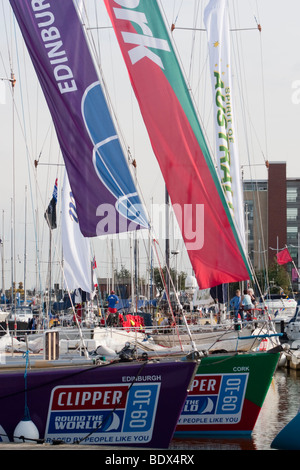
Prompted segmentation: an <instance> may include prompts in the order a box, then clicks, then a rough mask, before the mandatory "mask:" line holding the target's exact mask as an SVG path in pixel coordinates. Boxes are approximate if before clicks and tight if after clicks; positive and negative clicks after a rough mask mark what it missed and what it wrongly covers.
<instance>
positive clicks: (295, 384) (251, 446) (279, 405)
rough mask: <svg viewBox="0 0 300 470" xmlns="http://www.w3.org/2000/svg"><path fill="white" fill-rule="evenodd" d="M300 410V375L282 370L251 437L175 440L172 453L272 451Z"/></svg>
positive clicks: (277, 373)
mask: <svg viewBox="0 0 300 470" xmlns="http://www.w3.org/2000/svg"><path fill="white" fill-rule="evenodd" d="M299 407H300V371H295V370H287V369H278V370H277V371H276V373H275V375H274V378H273V381H272V383H271V386H270V388H269V391H268V394H267V396H266V399H265V402H264V404H263V407H262V410H261V412H260V414H259V417H258V420H257V422H256V425H255V428H254V430H253V433H252V435H251V437H249V438H248V439H247V438H240V439H239V438H237V437H232V438H225V439H224V438H222V439H214V438H206V439H202V438H201V439H185V440H184V439H175V438H174V439H173V440H172V442H171V445H170V449H182V450H184V449H185V450H196V449H201V450H271V447H270V445H271V443H272V441H273V439H274V438H275V436H276V435H277V434H278V432H279V431H280V430H281V429H282V428H283V427H284V426H285V425H286V424H287V423H288V422H289V421H290V420H291V419H292V418H293V417H294V416H295V415H296V413H297V412H298V410H299Z"/></svg>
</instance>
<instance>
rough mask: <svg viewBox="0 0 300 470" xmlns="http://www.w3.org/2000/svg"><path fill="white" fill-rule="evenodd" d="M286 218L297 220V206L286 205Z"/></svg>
mask: <svg viewBox="0 0 300 470" xmlns="http://www.w3.org/2000/svg"><path fill="white" fill-rule="evenodd" d="M286 216H287V220H297V217H298V208H297V207H288V208H287V210H286Z"/></svg>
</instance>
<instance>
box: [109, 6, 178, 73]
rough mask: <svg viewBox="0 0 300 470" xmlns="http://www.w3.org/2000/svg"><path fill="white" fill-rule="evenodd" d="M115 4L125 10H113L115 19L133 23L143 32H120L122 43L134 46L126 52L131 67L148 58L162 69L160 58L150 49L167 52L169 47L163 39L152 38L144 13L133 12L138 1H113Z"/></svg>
mask: <svg viewBox="0 0 300 470" xmlns="http://www.w3.org/2000/svg"><path fill="white" fill-rule="evenodd" d="M115 3H117V4H119V5H120V6H122V7H125V8H126V9H125V8H114V9H113V11H114V14H115V17H116V19H117V20H127V21H130V22H131V23H135V24H136V25H137V26H139V28H140V29H141V30H142V32H143V34H138V33H130V32H121V34H122V38H123V41H124V43H126V44H134V45H135V46H136V47H134V48H133V49H131V50H130V51H129V52H128V54H129V57H130V60H131V63H132V65H134V64H136V63H137V62H139V61H140V60H142V59H144V57H148V59H150V60H151V61H152V62H154V63H155V64H156V65H158V66H159V67H160V68H162V69H163V68H164V66H163V63H162V60H161V58H160V57H159V56H158V55H157V54H155V53H154V52H153V51H151V50H150V49H160V50H162V51H167V52H169V51H170V47H169V44H168V41H166V40H165V39H159V38H155V37H153V33H152V31H151V29H150V28H149V26H148V21H147V17H146V15H145V13H142V12H139V11H133V9H134V8H137V7H138V6H139V3H140V0H115ZM149 48H150V49H149Z"/></svg>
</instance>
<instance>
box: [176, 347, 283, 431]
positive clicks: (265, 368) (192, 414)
mask: <svg viewBox="0 0 300 470" xmlns="http://www.w3.org/2000/svg"><path fill="white" fill-rule="evenodd" d="M279 358H280V353H279V352H248V353H236V354H234V353H233V354H227V353H226V354H218V355H210V356H207V357H203V358H202V359H201V363H200V365H199V367H198V369H197V373H196V375H195V378H194V381H193V384H192V386H191V388H190V391H189V393H188V397H187V399H186V401H185V405H184V407H183V410H182V412H181V416H180V419H179V421H178V424H177V427H176V431H175V436H176V437H178V436H182V437H185V436H191V435H193V436H196V435H212V434H213V435H215V434H216V435H218V434H225V435H228V434H243V435H245V434H249V435H251V432H252V431H253V428H254V426H255V423H256V420H257V418H258V415H259V413H260V410H261V407H262V405H263V403H264V400H265V397H266V394H267V392H268V389H269V387H270V384H271V381H272V378H273V375H274V372H275V370H276V366H277V364H278V361H279Z"/></svg>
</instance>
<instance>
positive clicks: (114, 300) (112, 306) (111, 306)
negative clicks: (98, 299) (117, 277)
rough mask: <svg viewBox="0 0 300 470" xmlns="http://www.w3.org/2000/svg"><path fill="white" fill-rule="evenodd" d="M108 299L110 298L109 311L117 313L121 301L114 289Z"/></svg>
mask: <svg viewBox="0 0 300 470" xmlns="http://www.w3.org/2000/svg"><path fill="white" fill-rule="evenodd" d="M107 300H108V312H109V313H116V312H117V308H116V305H117V304H118V303H119V298H118V296H117V295H116V293H115V291H114V290H112V291H111V293H110V295H109V296H108V297H107Z"/></svg>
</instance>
